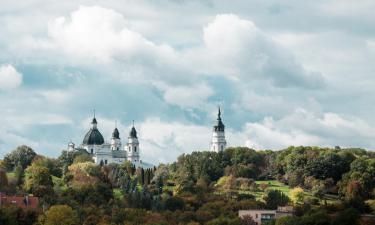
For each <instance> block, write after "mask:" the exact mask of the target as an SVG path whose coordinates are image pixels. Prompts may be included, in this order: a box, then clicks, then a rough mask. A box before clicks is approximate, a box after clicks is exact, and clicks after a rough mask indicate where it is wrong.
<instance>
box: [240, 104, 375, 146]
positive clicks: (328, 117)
mask: <svg viewBox="0 0 375 225" xmlns="http://www.w3.org/2000/svg"><path fill="white" fill-rule="evenodd" d="M243 133H244V134H242V135H244V136H246V137H247V140H246V143H247V145H248V146H249V147H255V148H258V149H264V148H266V149H282V148H285V147H288V146H291V145H294V146H298V145H313V146H331V147H332V146H336V145H339V146H343V147H352V146H361V145H362V146H363V143H367V146H366V147H368V148H374V147H375V141H374V140H375V129H374V128H373V127H371V126H370V125H369V124H368V123H367V122H366V121H363V120H361V119H359V118H354V117H343V116H341V115H338V114H335V113H331V112H328V113H317V112H310V111H306V110H305V109H302V108H300V109H296V110H295V111H294V113H292V114H290V115H287V116H285V117H283V118H281V119H279V120H275V119H273V118H272V117H267V118H265V119H264V120H263V121H262V122H260V123H257V122H256V123H247V124H246V125H245V127H244V129H243ZM361 143H362V144H361Z"/></svg>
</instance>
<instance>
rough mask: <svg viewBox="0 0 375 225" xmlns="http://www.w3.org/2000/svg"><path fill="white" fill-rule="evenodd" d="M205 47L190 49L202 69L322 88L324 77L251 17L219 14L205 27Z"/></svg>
mask: <svg viewBox="0 0 375 225" xmlns="http://www.w3.org/2000/svg"><path fill="white" fill-rule="evenodd" d="M203 40H204V45H205V46H204V48H202V49H196V50H195V51H189V52H188V57H189V60H190V61H193V62H194V63H196V65H198V66H197V68H199V69H200V70H201V72H203V73H209V74H221V75H229V77H230V78H232V79H235V80H238V81H241V82H254V80H258V81H259V80H268V81H271V83H272V84H273V85H275V86H278V87H290V86H298V87H304V88H320V87H322V86H323V85H324V79H323V77H322V75H320V74H319V73H318V72H314V71H312V72H311V71H307V70H306V69H305V68H304V67H303V65H302V64H301V63H300V62H298V60H297V59H296V58H295V57H294V55H293V54H292V53H291V52H290V51H288V50H287V49H285V48H283V47H282V46H281V45H279V44H278V43H277V42H275V41H273V39H272V36H270V35H268V34H266V33H265V32H263V31H262V30H260V29H259V28H258V27H256V26H255V24H254V23H253V22H252V21H250V20H244V19H241V18H239V17H238V16H237V15H234V14H221V15H217V16H216V17H215V19H214V20H213V21H212V22H210V23H209V24H208V25H207V26H205V28H204V31H203Z"/></svg>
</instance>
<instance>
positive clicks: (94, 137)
mask: <svg viewBox="0 0 375 225" xmlns="http://www.w3.org/2000/svg"><path fill="white" fill-rule="evenodd" d="M91 124H92V125H93V126H92V128H91V129H90V130H89V132H87V134H86V135H85V138H84V139H83V142H82V144H84V145H102V144H104V138H103V135H102V134H101V133H100V132H99V130H98V128H97V127H96V124H97V121H96V118H95V117H94V119H93V120H92V122H91Z"/></svg>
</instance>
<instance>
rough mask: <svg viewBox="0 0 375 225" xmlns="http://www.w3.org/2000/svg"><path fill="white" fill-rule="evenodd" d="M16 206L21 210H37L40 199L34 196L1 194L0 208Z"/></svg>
mask: <svg viewBox="0 0 375 225" xmlns="http://www.w3.org/2000/svg"><path fill="white" fill-rule="evenodd" d="M2 205H16V206H18V207H20V208H24V209H26V208H30V209H37V208H38V205H39V199H38V197H33V196H8V195H5V194H3V193H0V206H2Z"/></svg>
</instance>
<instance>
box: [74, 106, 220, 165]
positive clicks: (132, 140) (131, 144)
mask: <svg viewBox="0 0 375 225" xmlns="http://www.w3.org/2000/svg"><path fill="white" fill-rule="evenodd" d="M127 139H128V140H127V143H126V144H124V146H122V143H121V138H120V132H119V131H118V129H117V127H115V129H114V130H113V132H112V137H111V141H110V143H106V142H105V141H104V137H103V135H102V134H101V133H100V131H99V129H98V121H97V120H96V117H95V114H94V118H93V119H92V121H91V128H90V130H89V131H88V132H87V133H86V135H85V137H84V138H83V141H82V144H81V145H79V146H78V147H76V146H75V144H74V143H73V142H70V143H69V144H68V151H86V152H87V153H88V154H90V155H91V156H92V158H93V160H94V162H95V163H96V164H100V165H107V164H110V163H117V164H121V163H124V162H126V161H130V162H132V163H133V164H134V165H135V166H136V167H142V168H144V169H147V168H152V167H154V165H152V164H150V163H146V162H143V161H142V160H141V159H140V148H139V141H138V136H137V130H136V129H135V127H134V123H133V126H132V128H131V130H130V132H129V136H128V138H127ZM226 146H227V142H226V139H225V126H224V123H223V121H222V119H221V110H220V107H219V108H218V114H217V121H216V123H215V124H214V126H213V134H212V140H211V151H214V152H220V151H224V150H225V148H226Z"/></svg>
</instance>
